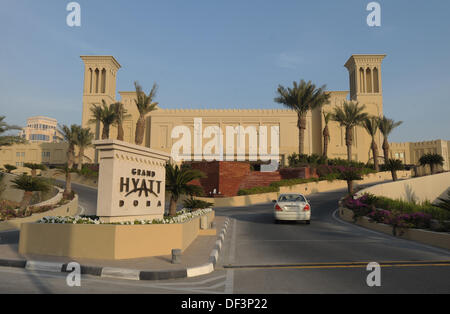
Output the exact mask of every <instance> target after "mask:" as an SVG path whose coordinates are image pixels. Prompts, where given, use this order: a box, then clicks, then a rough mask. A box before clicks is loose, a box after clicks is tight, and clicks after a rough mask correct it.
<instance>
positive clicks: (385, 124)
mask: <svg viewBox="0 0 450 314" xmlns="http://www.w3.org/2000/svg"><path fill="white" fill-rule="evenodd" d="M379 119H380V125H379V127H380V131H381V134H383V138H384V139H383V154H384V164H385V165H387V164H388V163H389V141H388V137H389V134H391V133H392V131H393V130H394V129H395V128H396V127H398V126H399V125H400V124H402V123H403V121H397V122H395V121H394V120H392V119H388V118H386V117H385V116H383V117H382V118H379Z"/></svg>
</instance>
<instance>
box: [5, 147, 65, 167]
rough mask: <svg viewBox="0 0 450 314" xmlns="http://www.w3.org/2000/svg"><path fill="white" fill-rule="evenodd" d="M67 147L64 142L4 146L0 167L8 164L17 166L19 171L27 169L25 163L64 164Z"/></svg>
mask: <svg viewBox="0 0 450 314" xmlns="http://www.w3.org/2000/svg"><path fill="white" fill-rule="evenodd" d="M67 148H68V145H67V143H65V142H62V143H28V144H16V145H11V146H2V147H1V149H0V167H4V166H5V165H6V164H10V165H13V166H16V167H17V168H18V170H17V172H18V173H21V172H24V171H26V169H25V168H23V165H24V164H25V163H35V164H46V165H63V164H64V163H66V162H67V157H66V153H67Z"/></svg>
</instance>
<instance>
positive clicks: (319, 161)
mask: <svg viewBox="0 0 450 314" xmlns="http://www.w3.org/2000/svg"><path fill="white" fill-rule="evenodd" d="M288 162H289V166H288V167H287V168H285V169H282V170H281V171H283V170H285V171H286V172H289V170H295V169H298V168H302V167H306V168H309V169H311V171H312V173H315V174H316V176H315V177H311V178H293V179H283V180H280V181H275V182H272V183H270V185H269V186H257V187H253V188H250V189H241V190H239V191H238V195H252V194H261V193H270V192H279V191H280V187H283V186H294V185H298V184H304V183H310V182H319V181H329V182H332V181H335V180H344V181H347V177H348V174H353V175H352V177H353V178H355V179H358V178H360V179H362V178H361V176H363V175H367V174H370V173H376V171H375V169H374V166H373V165H372V164H364V163H362V162H356V161H347V160H345V159H339V158H335V159H327V158H325V157H323V156H319V155H315V154H313V155H311V156H308V155H299V154H296V153H294V154H292V155H290V156H289V157H288Z"/></svg>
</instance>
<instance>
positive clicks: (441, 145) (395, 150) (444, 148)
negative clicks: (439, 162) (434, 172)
mask: <svg viewBox="0 0 450 314" xmlns="http://www.w3.org/2000/svg"><path fill="white" fill-rule="evenodd" d="M449 145H450V141H443V140H435V141H424V142H407V143H389V147H390V150H389V154H390V158H394V159H400V160H401V161H403V163H404V164H406V165H418V164H419V159H420V157H422V156H423V155H425V154H439V155H441V156H442V157H443V158H444V165H443V166H442V170H450V164H449V159H450V156H449V149H448V147H449ZM421 170H425V169H421Z"/></svg>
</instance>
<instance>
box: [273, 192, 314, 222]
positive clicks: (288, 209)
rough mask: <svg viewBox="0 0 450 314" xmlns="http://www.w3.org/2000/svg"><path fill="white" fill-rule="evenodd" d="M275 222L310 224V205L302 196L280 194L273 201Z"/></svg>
mask: <svg viewBox="0 0 450 314" xmlns="http://www.w3.org/2000/svg"><path fill="white" fill-rule="evenodd" d="M272 202H273V203H274V206H273V209H274V215H275V222H276V223H277V222H279V221H281V220H290V221H305V222H306V224H308V225H309V224H310V222H311V205H310V204H309V203H308V200H307V199H306V197H305V196H303V195H302V194H281V195H280V196H279V197H278V200H273V201H272Z"/></svg>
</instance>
